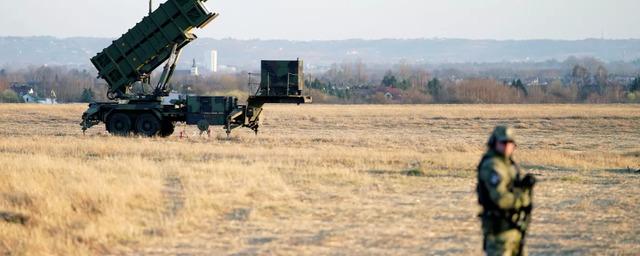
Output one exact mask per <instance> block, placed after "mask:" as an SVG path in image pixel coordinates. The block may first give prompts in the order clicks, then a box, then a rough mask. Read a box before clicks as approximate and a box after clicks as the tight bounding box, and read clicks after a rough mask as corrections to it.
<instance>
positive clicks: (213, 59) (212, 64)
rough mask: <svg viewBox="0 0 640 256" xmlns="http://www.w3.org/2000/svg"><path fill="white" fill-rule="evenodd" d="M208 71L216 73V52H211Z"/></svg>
mask: <svg viewBox="0 0 640 256" xmlns="http://www.w3.org/2000/svg"><path fill="white" fill-rule="evenodd" d="M209 58H210V59H209V60H210V62H209V71H211V72H214V73H215V72H218V51H216V50H212V51H211V53H210V55H209Z"/></svg>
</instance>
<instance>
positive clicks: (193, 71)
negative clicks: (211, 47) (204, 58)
mask: <svg viewBox="0 0 640 256" xmlns="http://www.w3.org/2000/svg"><path fill="white" fill-rule="evenodd" d="M191 75H192V76H199V75H200V73H199V72H198V66H197V65H196V59H193V66H191Z"/></svg>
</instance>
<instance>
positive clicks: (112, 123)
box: [107, 113, 131, 136]
mask: <svg viewBox="0 0 640 256" xmlns="http://www.w3.org/2000/svg"><path fill="white" fill-rule="evenodd" d="M107 131H109V133H111V134H112V135H115V136H129V134H130V133H131V118H130V117H129V116H128V115H127V114H124V113H115V114H113V115H112V116H111V117H109V123H108V124H107Z"/></svg>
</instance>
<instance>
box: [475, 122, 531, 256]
mask: <svg viewBox="0 0 640 256" xmlns="http://www.w3.org/2000/svg"><path fill="white" fill-rule="evenodd" d="M498 141H513V142H515V139H514V137H513V131H512V130H511V129H510V128H508V127H504V126H498V127H496V129H495V130H494V132H493V134H492V135H491V138H490V139H489V150H488V152H487V153H486V154H485V155H484V157H483V158H482V161H481V162H480V165H479V166H478V185H477V192H478V201H479V203H480V204H481V205H482V208H483V210H482V213H481V214H480V217H481V218H482V231H483V235H484V251H485V252H486V253H487V255H526V252H525V250H524V238H525V234H526V229H527V225H528V224H529V222H530V219H531V218H530V216H529V215H530V214H531V209H532V204H531V198H532V197H531V195H532V194H531V192H532V188H533V184H535V178H533V176H531V175H526V176H524V177H523V176H522V172H521V171H520V169H519V167H518V165H517V164H516V163H515V162H514V161H513V159H511V158H507V157H505V156H504V155H503V154H502V153H499V152H497V151H496V150H495V143H496V142H498Z"/></svg>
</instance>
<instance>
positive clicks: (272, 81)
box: [81, 0, 312, 137]
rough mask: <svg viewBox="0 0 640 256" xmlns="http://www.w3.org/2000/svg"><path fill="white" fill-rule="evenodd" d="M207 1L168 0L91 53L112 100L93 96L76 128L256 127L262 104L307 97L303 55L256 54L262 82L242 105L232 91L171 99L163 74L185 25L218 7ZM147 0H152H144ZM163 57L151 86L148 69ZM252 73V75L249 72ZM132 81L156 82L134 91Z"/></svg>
mask: <svg viewBox="0 0 640 256" xmlns="http://www.w3.org/2000/svg"><path fill="white" fill-rule="evenodd" d="M204 2H206V0H168V1H167V2H165V3H163V4H161V5H160V7H159V8H158V9H156V10H155V11H151V9H150V10H149V15H148V16H147V17H145V18H143V19H142V21H140V22H139V23H138V24H136V25H135V26H134V27H133V28H131V29H130V30H129V31H128V32H127V33H125V34H124V35H122V37H120V38H119V39H117V40H115V41H113V43H112V44H111V45H110V46H109V47H107V48H105V49H104V50H103V51H102V52H100V53H98V54H97V55H96V56H95V57H93V58H91V62H92V63H93V65H94V66H95V67H96V69H97V70H98V77H99V78H102V79H104V80H105V81H106V82H107V85H108V92H107V98H108V99H110V100H111V102H94V103H91V104H89V109H88V110H87V111H85V112H84V114H83V115H82V123H81V126H82V130H83V131H86V130H87V129H89V128H91V127H92V126H95V125H98V124H100V123H104V124H105V125H106V129H107V131H108V132H109V133H111V134H113V135H118V136H128V135H131V134H135V135H139V136H148V137H152V136H162V137H167V136H170V135H171V134H173V132H174V129H175V125H176V124H177V123H186V124H187V125H197V126H198V128H199V129H200V130H201V131H207V130H208V129H209V127H210V126H222V127H223V128H224V129H225V131H226V133H227V135H229V134H230V133H231V130H233V129H235V128H239V127H246V128H249V129H252V130H253V131H255V132H256V133H258V129H259V127H260V115H261V114H262V108H263V106H264V104H268V103H281V104H303V103H310V102H311V101H312V99H311V97H309V96H304V94H303V89H304V72H303V62H302V61H301V60H292V61H280V60H273V61H268V60H265V61H262V66H261V73H260V82H259V83H257V84H259V86H258V88H257V90H256V91H255V94H252V95H250V96H249V98H248V99H247V104H246V105H241V104H238V98H236V97H230V96H194V95H183V96H181V97H178V99H170V100H169V98H170V97H169V93H170V89H169V87H168V84H169V81H170V79H171V77H172V75H173V72H174V70H175V68H176V63H177V62H178V59H179V57H180V52H181V51H182V49H183V48H184V47H185V46H187V45H188V44H189V43H191V42H192V41H194V40H195V39H196V38H197V37H196V36H195V35H194V34H192V33H191V32H192V31H193V30H194V29H196V28H204V27H205V26H207V25H208V24H209V23H210V22H211V21H213V20H214V19H215V18H216V17H217V16H218V14H217V13H213V12H210V11H209V10H207V8H206V7H205V5H204ZM150 6H151V5H150ZM163 64H164V68H163V70H162V74H161V75H160V77H159V80H158V81H157V82H156V83H155V84H154V85H153V86H152V83H151V73H152V72H153V71H154V70H156V69H157V68H159V67H160V66H161V65H163ZM250 80H251V79H250ZM134 85H143V86H147V87H150V88H154V89H153V90H151V91H150V92H148V93H134V92H132V88H133V87H134Z"/></svg>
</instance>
